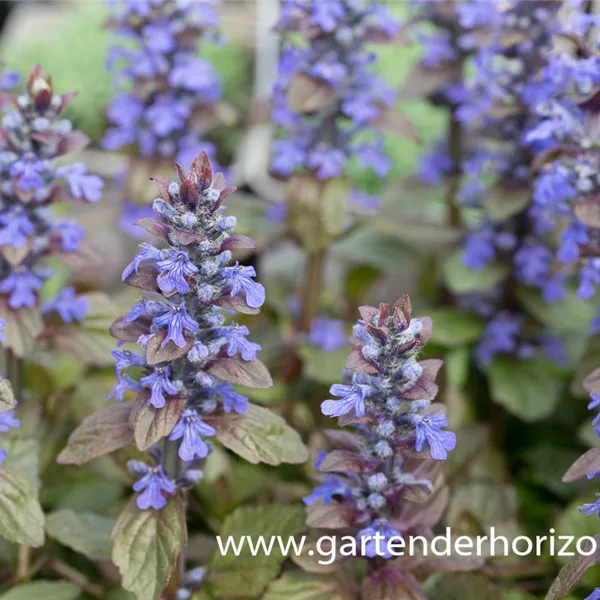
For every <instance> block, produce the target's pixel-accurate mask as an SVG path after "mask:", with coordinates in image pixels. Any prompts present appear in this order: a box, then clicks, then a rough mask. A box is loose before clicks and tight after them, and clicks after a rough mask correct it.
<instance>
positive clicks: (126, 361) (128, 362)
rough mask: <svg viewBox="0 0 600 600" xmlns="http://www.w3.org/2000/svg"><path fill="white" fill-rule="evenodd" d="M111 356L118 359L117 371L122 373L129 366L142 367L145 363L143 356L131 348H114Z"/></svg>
mask: <svg viewBox="0 0 600 600" xmlns="http://www.w3.org/2000/svg"><path fill="white" fill-rule="evenodd" d="M111 356H112V357H113V358H114V359H115V361H116V364H115V366H116V368H117V373H121V371H124V370H125V369H128V368H129V367H142V366H144V364H145V361H144V357H143V356H140V355H139V354H135V352H130V351H129V350H113V351H112V352H111Z"/></svg>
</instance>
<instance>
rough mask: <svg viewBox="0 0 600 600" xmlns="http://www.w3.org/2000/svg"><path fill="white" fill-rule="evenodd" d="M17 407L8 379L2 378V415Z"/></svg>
mask: <svg viewBox="0 0 600 600" xmlns="http://www.w3.org/2000/svg"><path fill="white" fill-rule="evenodd" d="M14 407H15V395H14V394H13V390H12V386H11V385H10V381H9V380H8V379H2V378H1V377H0V413H3V412H7V411H9V410H12V409H13V408H14Z"/></svg>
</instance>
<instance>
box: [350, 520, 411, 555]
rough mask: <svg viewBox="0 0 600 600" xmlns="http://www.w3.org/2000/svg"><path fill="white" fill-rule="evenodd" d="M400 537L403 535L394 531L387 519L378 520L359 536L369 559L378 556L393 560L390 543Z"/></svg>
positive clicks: (362, 530)
mask: <svg viewBox="0 0 600 600" xmlns="http://www.w3.org/2000/svg"><path fill="white" fill-rule="evenodd" d="M400 537H402V534H401V533H400V532H399V531H398V530H397V529H394V528H393V527H392V526H391V525H390V524H389V523H388V522H387V520H386V519H376V520H375V521H373V523H372V524H371V525H370V526H369V527H365V528H364V529H361V530H360V531H359V532H358V535H357V538H358V540H359V541H360V543H361V548H362V547H364V549H365V555H366V556H368V557H369V558H375V557H376V556H379V557H381V558H392V556H393V555H392V554H391V553H390V549H389V543H390V541H393V540H394V539H398V538H400ZM368 538H371V539H368Z"/></svg>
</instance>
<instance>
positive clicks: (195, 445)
mask: <svg viewBox="0 0 600 600" xmlns="http://www.w3.org/2000/svg"><path fill="white" fill-rule="evenodd" d="M215 433H216V431H215V430H214V428H213V427H211V426H210V425H208V424H206V423H204V421H202V420H201V419H200V417H199V416H198V413H197V412H196V411H195V410H192V409H189V408H188V409H186V410H184V411H183V414H182V416H181V419H179V422H178V423H177V425H175V427H174V428H173V431H172V432H171V435H170V436H169V439H170V440H179V439H181V438H183V439H181V443H180V444H179V451H178V454H179V457H180V458H181V460H184V461H186V462H187V461H190V460H193V459H194V457H195V456H197V457H198V458H205V457H206V456H207V455H208V452H209V449H210V448H209V446H208V444H207V443H206V442H205V441H204V440H203V439H202V437H201V436H203V435H204V436H212V435H215Z"/></svg>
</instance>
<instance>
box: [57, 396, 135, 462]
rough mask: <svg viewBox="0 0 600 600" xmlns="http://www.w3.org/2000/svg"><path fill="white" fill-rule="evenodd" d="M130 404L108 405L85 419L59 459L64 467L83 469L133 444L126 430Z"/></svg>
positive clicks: (129, 429) (130, 433)
mask: <svg viewBox="0 0 600 600" xmlns="http://www.w3.org/2000/svg"><path fill="white" fill-rule="evenodd" d="M132 406H133V402H132V401H130V402H120V403H117V404H110V405H109V406H105V407H104V408H101V409H100V410H99V411H97V412H95V413H93V414H91V415H90V416H89V417H86V418H85V419H84V420H83V421H82V422H81V424H80V425H79V427H77V429H75V431H74V432H73V433H72V434H71V435H70V436H69V440H68V441H67V446H66V447H65V448H64V449H63V451H62V452H61V453H60V454H59V455H58V458H57V462H59V463H60V464H63V465H84V464H86V463H88V462H90V461H91V460H94V459H95V458H98V457H99V456H104V455H105V454H109V453H110V452H113V451H114V450H118V449H119V448H123V447H125V446H128V445H129V444H132V443H133V442H134V437H133V431H132V429H131V427H130V426H129V414H130V412H131V408H132Z"/></svg>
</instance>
